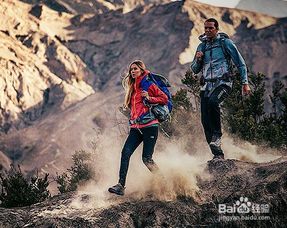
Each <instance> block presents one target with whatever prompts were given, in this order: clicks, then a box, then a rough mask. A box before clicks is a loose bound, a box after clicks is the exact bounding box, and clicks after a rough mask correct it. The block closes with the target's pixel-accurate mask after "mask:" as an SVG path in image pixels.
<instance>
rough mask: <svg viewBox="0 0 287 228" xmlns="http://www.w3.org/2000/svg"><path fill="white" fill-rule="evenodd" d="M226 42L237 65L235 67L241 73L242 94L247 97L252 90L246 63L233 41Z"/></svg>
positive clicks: (226, 40)
mask: <svg viewBox="0 0 287 228" xmlns="http://www.w3.org/2000/svg"><path fill="white" fill-rule="evenodd" d="M224 41H225V46H226V49H227V52H228V53H229V55H230V57H231V59H232V61H233V63H234V64H235V66H236V67H237V69H238V71H239V74H240V77H241V84H242V93H243V95H247V94H249V93H250V91H251V90H250V87H249V85H248V77H247V67H246V64H245V61H244V59H243V57H242V55H241V54H240V52H239V51H238V49H237V47H236V45H235V44H234V43H233V41H232V40H230V39H225V40H224Z"/></svg>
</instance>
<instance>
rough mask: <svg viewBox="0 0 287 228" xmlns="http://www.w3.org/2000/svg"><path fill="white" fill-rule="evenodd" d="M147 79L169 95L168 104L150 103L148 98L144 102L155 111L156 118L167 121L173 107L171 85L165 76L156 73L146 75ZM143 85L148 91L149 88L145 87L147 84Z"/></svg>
mask: <svg viewBox="0 0 287 228" xmlns="http://www.w3.org/2000/svg"><path fill="white" fill-rule="evenodd" d="M146 80H148V81H151V82H152V83H154V84H155V85H156V86H157V87H158V88H159V89H160V90H161V91H162V92H164V93H165V94H166V95H167V97H168V103H167V105H160V104H150V103H148V101H147V100H144V104H145V105H146V106H148V107H149V108H150V111H151V112H152V113H153V115H154V116H155V118H156V119H158V121H159V122H163V121H166V120H167V119H168V118H169V117H170V113H171V111H172V107H173V104H172V96H171V93H170V91H169V89H168V87H170V83H169V81H168V80H167V78H165V77H164V76H162V75H159V74H154V73H149V74H148V75H147V76H146ZM141 87H142V89H143V90H145V91H148V88H145V87H146V86H144V85H141Z"/></svg>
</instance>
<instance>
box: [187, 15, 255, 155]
mask: <svg viewBox="0 0 287 228" xmlns="http://www.w3.org/2000/svg"><path fill="white" fill-rule="evenodd" d="M218 30H219V25H218V22H217V20H216V19H214V18H209V19H207V20H206V21H205V22H204V31H205V33H204V34H203V35H201V36H200V37H199V39H200V41H201V43H200V44H199V46H198V47H197V51H196V54H195V57H194V60H193V61H192V63H191V70H192V71H193V72H194V73H195V74H197V73H199V72H200V71H202V80H201V85H202V88H201V93H200V100H201V123H202V125H203V128H204V133H205V137H206V141H207V142H208V144H209V146H210V149H211V152H212V153H213V155H214V157H213V159H224V153H223V151H222V149H221V136H222V131H221V120H220V104H221V103H222V101H223V100H224V99H225V98H226V97H227V96H228V94H229V93H230V91H231V87H232V78H231V77H232V73H231V67H232V66H231V61H232V62H233V63H234V64H235V66H236V67H237V69H238V71H239V73H240V76H241V83H242V93H243V95H247V94H249V93H250V87H249V85H248V79H247V68H246V65H245V62H244V59H243V58H242V56H241V54H240V53H239V51H238V49H237V47H236V46H235V44H234V43H233V42H232V40H230V39H229V37H228V36H227V35H226V34H224V33H218Z"/></svg>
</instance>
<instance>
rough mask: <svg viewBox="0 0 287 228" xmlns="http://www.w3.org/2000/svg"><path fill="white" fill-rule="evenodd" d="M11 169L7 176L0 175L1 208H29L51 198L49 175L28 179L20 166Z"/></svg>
mask: <svg viewBox="0 0 287 228" xmlns="http://www.w3.org/2000/svg"><path fill="white" fill-rule="evenodd" d="M10 167H11V168H10V171H9V172H8V173H7V174H6V175H5V176H4V175H3V174H0V181H1V193H0V200H1V206H3V207H7V208H9V207H23V206H29V205H32V204H35V203H38V202H41V201H44V200H45V199H47V198H48V197H50V193H49V190H48V189H47V187H48V185H49V182H48V176H49V174H47V173H46V174H45V176H44V178H39V177H38V173H37V176H34V177H32V178H30V179H28V178H26V177H25V176H24V174H23V173H22V171H21V169H20V166H18V168H15V167H14V166H13V165H11V166H10Z"/></svg>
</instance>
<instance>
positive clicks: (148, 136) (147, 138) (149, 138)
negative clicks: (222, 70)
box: [141, 126, 158, 172]
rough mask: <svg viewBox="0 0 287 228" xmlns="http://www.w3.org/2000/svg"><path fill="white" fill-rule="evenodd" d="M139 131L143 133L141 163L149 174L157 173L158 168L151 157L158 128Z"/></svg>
mask: <svg viewBox="0 0 287 228" xmlns="http://www.w3.org/2000/svg"><path fill="white" fill-rule="evenodd" d="M141 131H142V133H143V154H142V160H143V163H144V164H145V165H146V166H147V168H148V169H149V170H150V171H151V172H154V171H157V170H158V166H157V164H156V163H155V162H154V160H153V159H152V155H153V152H154V147H155V144H156V140H157V136H158V126H153V127H147V128H143V129H141Z"/></svg>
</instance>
